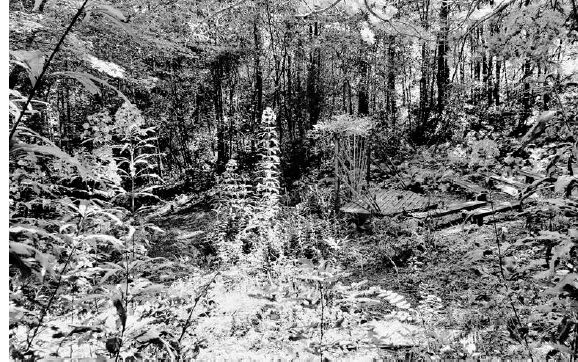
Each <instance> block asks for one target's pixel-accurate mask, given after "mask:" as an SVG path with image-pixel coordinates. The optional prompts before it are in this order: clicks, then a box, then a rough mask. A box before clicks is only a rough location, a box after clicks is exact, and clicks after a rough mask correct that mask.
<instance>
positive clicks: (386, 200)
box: [340, 190, 435, 216]
mask: <svg viewBox="0 0 578 362" xmlns="http://www.w3.org/2000/svg"><path fill="white" fill-rule="evenodd" d="M369 197H372V196H371V195H370V196H369ZM373 197H375V202H376V204H377V206H378V207H379V211H378V212H373V214H374V215H381V216H386V215H395V214H400V213H403V212H411V211H418V210H425V209H427V208H432V207H435V204H430V200H429V199H428V198H427V197H424V196H421V195H419V194H416V193H414V192H411V191H402V190H379V191H376V192H375V193H374V194H373ZM340 210H341V211H342V212H344V213H349V214H357V215H370V214H372V213H371V212H370V211H369V210H368V207H367V206H366V205H365V203H364V202H363V201H352V202H349V203H347V204H345V205H344V206H343V207H342V208H341V209H340Z"/></svg>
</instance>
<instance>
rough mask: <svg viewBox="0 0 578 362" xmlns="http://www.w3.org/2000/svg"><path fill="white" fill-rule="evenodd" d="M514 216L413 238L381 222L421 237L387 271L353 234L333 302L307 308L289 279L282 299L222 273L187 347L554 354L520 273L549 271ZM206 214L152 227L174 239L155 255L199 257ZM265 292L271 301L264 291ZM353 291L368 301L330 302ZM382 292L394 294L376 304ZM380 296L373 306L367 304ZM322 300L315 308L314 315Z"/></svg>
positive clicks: (538, 302)
mask: <svg viewBox="0 0 578 362" xmlns="http://www.w3.org/2000/svg"><path fill="white" fill-rule="evenodd" d="M448 198H451V197H449V196H448ZM515 216H516V214H515V213H514V212H507V213H503V214H500V215H499V216H496V217H495V218H492V217H490V218H489V220H487V223H486V224H484V225H482V226H478V225H473V224H464V223H457V224H455V223H454V225H453V226H449V227H446V228H441V229H439V230H435V229H433V230H432V229H429V230H428V229H427V228H423V227H422V228H419V229H416V226H415V225H416V223H415V221H412V220H410V219H407V218H404V217H402V216H400V217H397V218H393V219H390V218H386V219H387V220H386V221H385V223H386V224H388V225H394V224H395V225H397V226H396V227H397V228H399V227H400V225H401V227H402V228H404V227H408V226H409V227H410V229H414V230H419V231H418V232H416V231H414V232H413V233H412V235H411V237H409V238H408V237H406V239H411V240H410V241H409V242H410V243H411V244H412V245H413V248H412V250H411V253H410V254H409V255H405V256H401V257H400V258H398V259H396V260H398V262H397V263H395V262H394V261H393V259H392V258H391V257H389V256H388V257H387V258H386V257H385V256H382V258H384V260H381V261H380V259H379V258H375V255H376V253H377V254H379V253H382V254H383V253H384V250H383V247H384V245H383V240H384V238H382V240H381V241H380V240H378V239H379V238H380V235H377V238H376V237H375V236H376V235H371V236H369V237H368V236H367V233H364V232H358V231H355V230H354V229H353V226H352V230H350V232H349V234H348V237H347V238H346V240H347V241H346V242H345V243H344V244H343V245H340V247H339V249H340V250H341V254H340V255H341V257H340V258H339V259H340V260H341V261H344V260H349V259H352V256H353V259H355V260H356V262H354V263H342V264H343V265H342V267H343V269H342V270H341V274H340V275H341V276H342V277H341V278H339V281H338V282H337V283H336V284H334V285H333V286H331V287H328V288H331V291H334V293H333V294H331V293H328V294H326V295H325V296H324V298H325V299H323V300H321V301H319V300H317V304H316V302H315V300H314V298H313V297H312V296H311V295H312V294H314V292H315V290H316V289H315V288H313V289H310V290H309V292H307V293H308V294H307V293H306V294H307V295H308V296H309V304H310V305H307V302H304V300H306V299H307V298H296V297H295V295H297V294H294V293H292V291H297V290H298V289H299V288H298V287H297V288H296V287H295V279H292V280H293V281H292V282H291V281H289V282H288V284H291V285H290V286H289V287H288V288H286V289H285V290H283V291H280V290H281V289H282V288H281V287H279V285H278V284H279V283H281V284H282V283H283V281H282V280H285V281H287V280H289V279H283V278H279V279H278V280H280V282H273V281H271V280H270V279H269V280H267V278H264V277H262V276H261V277H259V276H255V274H251V272H249V271H245V272H244V271H243V268H234V269H231V270H229V271H223V272H222V273H221V274H220V278H222V279H221V280H220V282H219V283H215V286H214V288H212V289H211V291H210V292H209V293H208V295H207V296H206V300H207V301H210V306H207V307H206V308H205V309H202V310H199V312H198V315H199V316H201V317H199V319H198V322H197V324H196V326H195V332H194V333H193V336H194V337H191V338H192V339H191V341H190V343H191V345H194V346H195V347H194V349H195V353H196V355H197V357H198V358H202V359H205V358H224V357H227V358H236V357H243V358H255V359H262V358H268V359H270V358H271V357H273V356H274V357H275V358H277V357H279V358H289V359H290V358H319V355H320V354H323V356H324V357H327V358H330V359H331V358H335V357H340V358H342V357H343V358H349V359H355V360H358V359H371V358H377V357H380V358H383V357H386V358H393V357H397V358H400V357H412V358H422V357H425V358H443V357H466V356H469V357H491V356H495V357H504V356H508V357H529V356H530V355H531V356H532V357H534V358H539V359H542V358H545V357H546V355H547V354H548V352H550V350H552V349H554V346H552V345H551V344H548V343H545V342H544V338H543V337H544V336H547V335H549V334H552V333H553V331H551V330H550V331H549V330H545V329H546V328H548V325H550V323H549V321H548V320H546V319H544V318H546V315H545V313H543V312H541V308H542V309H543V306H544V304H545V303H546V302H547V301H546V300H545V299H544V298H543V297H540V295H541V294H540V293H539V290H542V291H543V290H544V289H545V288H546V287H545V286H543V285H539V284H537V283H536V280H533V279H532V276H531V275H530V273H528V271H530V270H541V269H543V268H542V267H547V262H546V261H544V259H543V258H542V260H541V261H540V257H539V255H538V256H537V253H539V252H541V251H539V250H537V249H535V248H534V249H532V248H526V247H525V246H524V243H523V242H522V243H516V241H519V240H524V238H527V237H528V236H529V235H530V232H529V230H528V228H527V221H526V220H525V219H523V218H520V217H515ZM213 217H214V215H211V213H210V212H202V211H196V212H193V213H185V214H181V215H172V216H170V217H166V218H163V220H162V221H160V220H159V221H160V224H159V226H161V227H165V228H167V229H169V235H172V237H173V238H174V236H176V238H174V239H175V240H177V243H176V244H174V245H173V246H174V249H172V248H170V249H164V248H163V249H164V250H163V252H164V253H167V252H168V253H171V251H170V250H173V253H174V254H175V255H180V256H181V257H182V256H184V255H187V254H188V255H189V256H190V257H191V258H195V255H200V254H195V253H198V250H199V249H198V245H199V242H200V241H201V240H202V234H203V231H199V230H206V228H207V227H208V226H209V225H210V224H211V221H212V219H213ZM378 222H383V220H382V221H378ZM393 229H395V227H394V228H393ZM385 239H387V240H392V239H391V237H390V238H385ZM192 245H196V246H197V247H192ZM338 254H339V252H338ZM393 254H395V253H393ZM393 254H391V255H393ZM384 255H385V254H384ZM500 259H502V260H500ZM531 260H537V261H535V262H532V265H531V267H530V268H525V269H524V272H522V273H519V272H517V271H515V270H516V267H515V266H516V265H521V264H528V263H530V261H531ZM364 261H367V263H365V262H364ZM393 264H396V265H395V266H394V265H393ZM500 265H502V266H500ZM281 274H283V273H281ZM293 277H294V275H293ZM273 285H275V286H276V287H277V289H276V290H277V291H278V293H275V292H271V290H272V287H273ZM352 286H353V288H352ZM191 287H192V286H191ZM348 288H349V289H348ZM353 289H354V290H355V291H356V293H357V294H355V293H353V295H354V296H355V297H356V298H358V299H363V297H367V298H366V299H367V300H361V302H360V303H357V304H356V307H354V308H346V307H344V305H343V303H340V301H341V302H343V300H344V299H347V298H341V299H340V297H343V296H344V295H346V294H347V292H351V291H352V290H353ZM331 291H330V292H331ZM317 292H319V290H318V289H317ZM340 292H341V293H340ZM384 292H385V294H387V293H390V294H391V295H392V296H394V297H392V298H389V299H387V298H386V299H384ZM378 294H379V296H381V300H379V298H377V300H376V295H378ZM348 295H349V296H350V297H351V295H352V294H351V293H349V294H348ZM372 297H373V298H372ZM350 299H351V298H350ZM391 299H393V301H391ZM400 301H406V302H407V303H408V304H409V307H408V305H406V304H404V303H403V302H402V303H401V304H400ZM323 303H325V304H326V305H325V308H326V309H325V311H323V310H322V307H321V309H320V304H323ZM399 306H401V308H400V307H399ZM203 313H205V314H203ZM320 314H324V315H323V317H320ZM547 317H548V318H554V317H553V316H551V315H548V316H547ZM320 318H323V321H322V323H323V326H324V330H323V331H322V330H321V328H320V326H321V324H320V323H319V322H320Z"/></svg>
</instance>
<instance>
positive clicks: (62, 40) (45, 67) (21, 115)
mask: <svg viewBox="0 0 578 362" xmlns="http://www.w3.org/2000/svg"><path fill="white" fill-rule="evenodd" d="M87 3H88V0H84V2H83V3H82V5H81V6H80V8H79V9H78V11H77V12H76V14H75V15H74V17H73V18H72V21H71V22H70V24H69V25H68V28H66V30H65V31H64V34H62V36H61V37H60V40H59V41H58V43H57V44H56V47H54V50H53V51H52V54H50V57H49V58H48V60H47V61H46V63H44V66H43V67H42V72H40V75H39V76H38V78H37V79H36V83H35V84H34V87H32V90H31V91H30V94H29V95H28V99H26V103H24V107H23V110H22V112H20V115H19V116H18V119H17V120H16V122H14V126H12V130H10V136H9V138H8V141H11V140H12V137H13V136H14V133H16V129H17V128H18V125H19V124H20V122H21V121H22V118H23V117H24V113H26V110H27V109H28V106H29V105H30V102H31V101H32V98H34V96H35V95H36V92H37V91H38V88H40V83H41V81H42V78H43V77H44V74H45V73H46V71H47V70H48V67H49V66H50V63H51V62H52V59H54V56H55V55H56V53H57V52H58V50H60V46H61V45H62V43H64V39H65V38H66V36H67V35H68V33H70V31H71V30H72V27H73V26H74V24H75V23H76V21H77V20H78V18H79V17H80V14H82V12H83V11H84V8H85V6H86V4H87Z"/></svg>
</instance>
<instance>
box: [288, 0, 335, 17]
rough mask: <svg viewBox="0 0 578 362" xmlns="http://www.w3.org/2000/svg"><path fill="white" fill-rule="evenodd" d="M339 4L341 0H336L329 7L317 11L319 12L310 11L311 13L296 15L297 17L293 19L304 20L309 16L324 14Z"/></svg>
mask: <svg viewBox="0 0 578 362" xmlns="http://www.w3.org/2000/svg"><path fill="white" fill-rule="evenodd" d="M340 2H341V0H336V1H334V2H333V3H332V4H331V5H329V6H328V7H326V8H323V9H319V10H311V11H310V12H308V13H307V14H297V15H295V17H296V18H306V17H308V16H311V15H316V14H321V13H324V12H326V11H327V10H329V9H331V8H333V7H335V6H336V5H337V4H339V3H340Z"/></svg>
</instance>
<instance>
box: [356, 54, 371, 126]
mask: <svg viewBox="0 0 578 362" xmlns="http://www.w3.org/2000/svg"><path fill="white" fill-rule="evenodd" d="M368 68H369V65H368V64H367V62H366V61H365V60H364V59H361V64H360V73H361V82H360V83H359V91H358V92H357V114H358V115H360V116H367V115H368V114H369V94H368V90H367V88H368V87H367V85H368V82H369V80H368V74H367V73H369V69H368Z"/></svg>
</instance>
